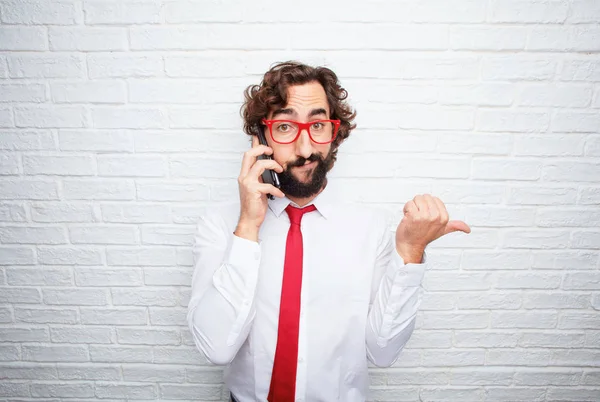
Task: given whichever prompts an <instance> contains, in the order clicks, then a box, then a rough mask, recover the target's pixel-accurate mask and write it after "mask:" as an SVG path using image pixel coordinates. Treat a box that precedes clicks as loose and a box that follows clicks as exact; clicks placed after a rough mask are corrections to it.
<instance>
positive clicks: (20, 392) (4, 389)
mask: <svg viewBox="0 0 600 402" xmlns="http://www.w3.org/2000/svg"><path fill="white" fill-rule="evenodd" d="M0 396H8V397H28V396H31V394H30V393H29V384H27V383H11V382H4V381H3V382H2V383H0Z"/></svg>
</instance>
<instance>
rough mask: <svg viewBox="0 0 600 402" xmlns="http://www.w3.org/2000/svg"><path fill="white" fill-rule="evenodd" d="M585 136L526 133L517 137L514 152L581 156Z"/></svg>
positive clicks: (518, 153) (534, 154)
mask: <svg viewBox="0 0 600 402" xmlns="http://www.w3.org/2000/svg"><path fill="white" fill-rule="evenodd" d="M584 144H585V137H584V136H578V135H575V134H569V135H562V136H560V135H557V136H555V135H524V136H519V137H516V138H515V145H514V154H515V155H517V156H520V155H530V156H579V155H582V154H583V149H584Z"/></svg>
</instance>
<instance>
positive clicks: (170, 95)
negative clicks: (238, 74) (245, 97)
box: [128, 78, 247, 104]
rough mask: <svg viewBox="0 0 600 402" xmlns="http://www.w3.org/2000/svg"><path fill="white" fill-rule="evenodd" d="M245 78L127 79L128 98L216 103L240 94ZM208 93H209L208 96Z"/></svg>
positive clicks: (178, 102)
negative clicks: (208, 95)
mask: <svg viewBox="0 0 600 402" xmlns="http://www.w3.org/2000/svg"><path fill="white" fill-rule="evenodd" d="M246 84H247V82H246V81H243V80H242V79H236V78H227V79H218V78H211V79H203V80H197V79H193V80H191V79H188V80H185V81H183V80H173V79H167V80H165V79H147V78H146V79H130V80H129V81H128V88H129V102H131V103H168V104H207V103H208V104H215V103H231V102H232V101H234V100H236V99H239V100H241V99H242V97H241V95H242V90H241V89H242V88H243V87H244V86H245V85H246ZM207 94H211V96H210V98H209V97H207Z"/></svg>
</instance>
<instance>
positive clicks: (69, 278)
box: [6, 267, 73, 286]
mask: <svg viewBox="0 0 600 402" xmlns="http://www.w3.org/2000/svg"><path fill="white" fill-rule="evenodd" d="M6 281H7V283H8V284H9V285H12V286H22V285H26V286H36V285H37V286H68V285H71V284H72V283H73V275H72V274H71V270H70V268H50V267H44V268H43V269H40V268H28V267H23V268H21V267H10V268H7V269H6Z"/></svg>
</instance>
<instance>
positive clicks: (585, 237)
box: [571, 231, 600, 249]
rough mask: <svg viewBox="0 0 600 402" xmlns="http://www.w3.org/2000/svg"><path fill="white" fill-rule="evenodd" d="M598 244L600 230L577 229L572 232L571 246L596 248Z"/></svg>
mask: <svg viewBox="0 0 600 402" xmlns="http://www.w3.org/2000/svg"><path fill="white" fill-rule="evenodd" d="M598 244H600V232H583V231H578V232H575V233H573V239H572V244H571V246H572V247H573V248H587V249H598Z"/></svg>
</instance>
